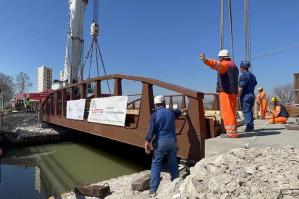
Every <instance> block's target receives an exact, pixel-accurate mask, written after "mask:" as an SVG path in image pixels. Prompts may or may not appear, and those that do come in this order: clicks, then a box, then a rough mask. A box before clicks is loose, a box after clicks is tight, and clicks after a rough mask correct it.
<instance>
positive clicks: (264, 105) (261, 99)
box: [256, 87, 267, 119]
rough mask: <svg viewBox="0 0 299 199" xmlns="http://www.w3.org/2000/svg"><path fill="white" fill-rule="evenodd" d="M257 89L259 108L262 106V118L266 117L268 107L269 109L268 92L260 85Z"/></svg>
mask: <svg viewBox="0 0 299 199" xmlns="http://www.w3.org/2000/svg"><path fill="white" fill-rule="evenodd" d="M257 91H258V92H259V94H258V96H257V99H256V100H257V101H258V103H259V106H260V107H259V108H260V111H259V112H260V119H265V116H266V109H267V96H266V93H265V91H264V89H263V88H262V87H259V88H258V89H257Z"/></svg>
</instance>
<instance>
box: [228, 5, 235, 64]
mask: <svg viewBox="0 0 299 199" xmlns="http://www.w3.org/2000/svg"><path fill="white" fill-rule="evenodd" d="M228 12H229V27H230V38H231V49H232V60H234V54H235V53H234V34H233V14H232V1H231V0H228Z"/></svg>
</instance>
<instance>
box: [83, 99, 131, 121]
mask: <svg viewBox="0 0 299 199" xmlns="http://www.w3.org/2000/svg"><path fill="white" fill-rule="evenodd" d="M127 103H128V96H113V97H102V98H93V99H91V102H90V107H89V114H88V119H87V121H88V122H95V123H101V124H110V125H116V126H125V120H126V111H127Z"/></svg>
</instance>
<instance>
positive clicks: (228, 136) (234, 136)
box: [220, 133, 240, 138]
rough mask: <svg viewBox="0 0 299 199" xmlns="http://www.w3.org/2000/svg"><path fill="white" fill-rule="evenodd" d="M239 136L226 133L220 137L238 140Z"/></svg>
mask: <svg viewBox="0 0 299 199" xmlns="http://www.w3.org/2000/svg"><path fill="white" fill-rule="evenodd" d="M239 136H240V135H239V134H238V133H226V134H221V135H220V137H222V138H238V137H239Z"/></svg>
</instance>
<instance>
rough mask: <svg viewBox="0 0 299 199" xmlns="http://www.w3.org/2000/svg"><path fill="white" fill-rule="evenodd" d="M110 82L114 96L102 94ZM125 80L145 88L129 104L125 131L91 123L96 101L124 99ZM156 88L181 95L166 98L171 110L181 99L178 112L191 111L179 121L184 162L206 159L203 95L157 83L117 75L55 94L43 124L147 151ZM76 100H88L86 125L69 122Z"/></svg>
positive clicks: (48, 100) (47, 104)
mask: <svg viewBox="0 0 299 199" xmlns="http://www.w3.org/2000/svg"><path fill="white" fill-rule="evenodd" d="M106 80H109V81H111V80H113V81H114V88H113V91H112V94H111V95H110V94H107V93H103V92H102V87H101V86H102V82H103V81H106ZM122 80H131V81H135V82H139V83H141V84H142V91H141V94H135V95H134V96H135V97H137V99H134V100H132V101H130V102H128V106H127V109H128V110H127V114H126V124H125V127H119V126H112V125H106V124H98V123H91V122H87V116H88V111H89V104H90V100H91V99H92V98H100V97H107V96H121V95H123V88H122ZM89 84H93V85H95V88H94V91H93V92H91V93H89V92H87V86H88V85H89ZM153 86H155V87H161V88H164V89H168V90H170V91H173V92H175V93H178V95H165V97H166V98H167V99H168V100H167V101H168V106H169V108H174V104H173V98H180V99H181V100H179V101H180V105H179V106H178V107H176V108H185V107H188V112H187V114H186V115H182V116H181V117H180V118H179V119H178V120H177V121H176V131H177V143H178V146H179V152H178V155H179V156H180V157H182V158H184V159H190V160H196V161H197V160H199V159H201V158H202V157H204V140H205V139H206V138H207V133H206V132H207V131H206V125H205V118H204V107H203V93H201V92H197V91H194V90H190V89H187V88H184V87H180V86H177V85H173V84H169V83H166V82H162V81H159V80H155V79H150V78H145V77H138V76H128V75H119V74H115V75H109V76H103V77H98V78H92V79H88V80H86V81H82V82H80V83H76V84H72V85H68V86H66V87H64V88H61V89H58V90H55V91H53V92H52V93H50V94H49V95H48V96H47V98H46V99H45V100H44V101H43V103H42V105H41V114H42V120H43V121H44V122H48V123H53V124H57V125H61V126H65V127H68V128H72V129H76V130H79V131H83V132H86V133H91V134H95V135H98V136H102V137H106V138H109V139H113V140H117V141H120V142H124V143H128V144H131V145H135V146H138V147H143V146H144V136H145V135H146V130H147V126H148V122H149V120H150V116H151V114H152V112H153V111H154V110H155V109H154V108H155V107H154V100H153V98H154V92H153ZM132 96H133V95H132ZM75 99H86V106H85V113H84V120H83V121H79V120H71V119H67V118H66V111H67V110H66V103H67V101H68V100H75ZM136 104H138V106H137V105H136Z"/></svg>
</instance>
